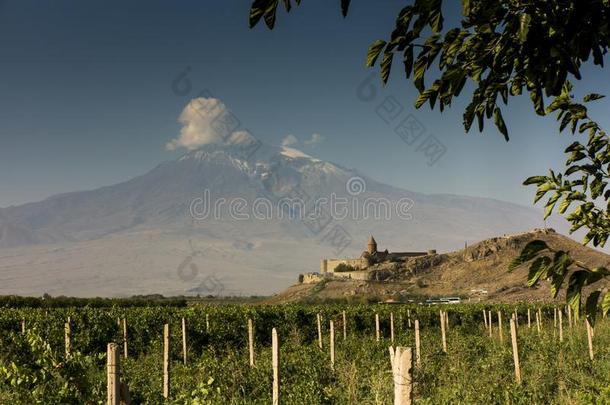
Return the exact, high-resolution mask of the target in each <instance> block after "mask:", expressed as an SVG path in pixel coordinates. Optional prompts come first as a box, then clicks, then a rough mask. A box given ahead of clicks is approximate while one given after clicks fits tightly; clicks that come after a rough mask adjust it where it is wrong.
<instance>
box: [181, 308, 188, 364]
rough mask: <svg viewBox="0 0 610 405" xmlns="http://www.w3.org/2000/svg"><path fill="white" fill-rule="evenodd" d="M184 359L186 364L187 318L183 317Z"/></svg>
mask: <svg viewBox="0 0 610 405" xmlns="http://www.w3.org/2000/svg"><path fill="white" fill-rule="evenodd" d="M182 360H183V362H184V365H185V366H186V360H187V359H186V319H184V317H183V318H182Z"/></svg>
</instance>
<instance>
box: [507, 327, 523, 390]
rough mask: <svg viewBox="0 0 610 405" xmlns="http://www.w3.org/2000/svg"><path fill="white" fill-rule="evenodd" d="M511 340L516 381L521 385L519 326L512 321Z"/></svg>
mask: <svg viewBox="0 0 610 405" xmlns="http://www.w3.org/2000/svg"><path fill="white" fill-rule="evenodd" d="M510 339H511V341H512V343H513V362H514V363H515V379H516V380H517V384H521V366H520V365H519V349H518V346H517V326H516V325H515V321H514V320H512V319H511V321H510Z"/></svg>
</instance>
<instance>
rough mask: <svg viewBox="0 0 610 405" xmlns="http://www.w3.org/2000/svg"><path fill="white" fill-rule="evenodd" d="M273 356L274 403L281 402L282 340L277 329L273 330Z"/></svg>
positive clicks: (276, 404) (277, 404) (275, 404)
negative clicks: (280, 340)
mask: <svg viewBox="0 0 610 405" xmlns="http://www.w3.org/2000/svg"><path fill="white" fill-rule="evenodd" d="M271 357H272V365H273V405H279V403H280V342H279V339H278V337H277V330H275V328H273V330H272V331H271Z"/></svg>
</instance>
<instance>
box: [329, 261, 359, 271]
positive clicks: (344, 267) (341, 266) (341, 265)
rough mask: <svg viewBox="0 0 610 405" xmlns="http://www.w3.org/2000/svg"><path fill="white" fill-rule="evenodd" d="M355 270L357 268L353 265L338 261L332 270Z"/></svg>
mask: <svg viewBox="0 0 610 405" xmlns="http://www.w3.org/2000/svg"><path fill="white" fill-rule="evenodd" d="M356 270H357V269H356V268H355V267H354V266H352V265H349V264H345V263H339V264H338V265H337V267H335V270H334V271H335V272H336V273H343V272H346V271H356Z"/></svg>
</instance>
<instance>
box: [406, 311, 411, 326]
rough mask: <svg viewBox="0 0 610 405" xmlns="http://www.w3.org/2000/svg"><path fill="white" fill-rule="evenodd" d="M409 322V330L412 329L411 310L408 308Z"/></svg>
mask: <svg viewBox="0 0 610 405" xmlns="http://www.w3.org/2000/svg"><path fill="white" fill-rule="evenodd" d="M407 321H408V322H409V329H411V310H410V309H408V308H407Z"/></svg>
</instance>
